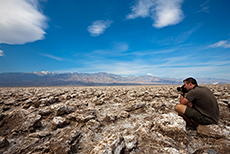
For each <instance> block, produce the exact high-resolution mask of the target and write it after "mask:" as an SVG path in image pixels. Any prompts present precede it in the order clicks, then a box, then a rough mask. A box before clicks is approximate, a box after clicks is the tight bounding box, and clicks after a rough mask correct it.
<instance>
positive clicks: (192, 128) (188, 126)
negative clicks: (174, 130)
mask: <svg viewBox="0 0 230 154" xmlns="http://www.w3.org/2000/svg"><path fill="white" fill-rule="evenodd" d="M197 127H198V126H195V125H192V126H190V125H186V130H197Z"/></svg>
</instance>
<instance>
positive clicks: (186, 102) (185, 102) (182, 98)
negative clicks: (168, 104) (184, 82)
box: [180, 95, 189, 105]
mask: <svg viewBox="0 0 230 154" xmlns="http://www.w3.org/2000/svg"><path fill="white" fill-rule="evenodd" d="M188 103H189V101H188V100H187V99H186V98H184V96H182V95H180V104H183V105H187V104H188Z"/></svg>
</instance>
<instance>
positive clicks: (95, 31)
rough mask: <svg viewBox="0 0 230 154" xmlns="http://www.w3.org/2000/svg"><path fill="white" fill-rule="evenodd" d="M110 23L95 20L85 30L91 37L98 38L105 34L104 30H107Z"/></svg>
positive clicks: (109, 21)
mask: <svg viewBox="0 0 230 154" xmlns="http://www.w3.org/2000/svg"><path fill="white" fill-rule="evenodd" d="M111 23H112V21H111V20H107V21H104V20H97V21H94V22H93V24H92V25H91V26H88V28H87V30H88V31H89V33H90V35H91V36H99V35H101V34H103V33H104V32H105V29H107V28H108V27H109V26H110V24H111Z"/></svg>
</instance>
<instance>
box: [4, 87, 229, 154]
mask: <svg viewBox="0 0 230 154" xmlns="http://www.w3.org/2000/svg"><path fill="white" fill-rule="evenodd" d="M206 86H207V87H209V88H210V89H211V90H212V91H213V93H214V95H215V97H216V98H217V100H218V104H219V107H220V121H219V124H218V125H209V126H201V125H200V126H199V127H198V130H197V131H191V130H186V127H185V126H186V123H185V121H184V120H183V119H182V118H181V117H180V116H178V115H177V114H176V112H175V111H174V107H175V105H176V104H178V103H179V94H178V93H177V90H176V87H177V86H175V85H170V86H169V85H167V86H166V85H165V86H123V87H119V86H117V87H36V88H34V87H30V88H0V153H3V154H14V153H15V154H16V153H27V154H28V153H29V154H30V153H31V154H32V153H36V154H40V153H44V154H45V153H47V154H55V153H57V154H70V153H81V154H86V153H90V154H105V153H106V154H113V153H114V154H124V153H126V154H128V153H130V154H141V153H170V154H179V153H189V154H190V153H215V152H217V153H225V154H227V153H228V152H229V151H230V136H229V135H230V134H229V132H230V112H229V111H230V104H229V102H230V85H206Z"/></svg>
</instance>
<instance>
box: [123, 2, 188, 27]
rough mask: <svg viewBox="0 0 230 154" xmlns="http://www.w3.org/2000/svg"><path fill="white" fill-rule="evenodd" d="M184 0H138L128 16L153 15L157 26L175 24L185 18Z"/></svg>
mask: <svg viewBox="0 0 230 154" xmlns="http://www.w3.org/2000/svg"><path fill="white" fill-rule="evenodd" d="M182 2H183V0H138V1H137V3H136V5H134V6H132V13H130V14H129V15H127V16H126V18H127V19H135V18H137V17H142V18H145V17H151V18H152V19H153V20H154V23H153V26H154V27H156V28H162V27H165V26H170V25H175V24H178V23H179V22H181V21H182V20H183V18H184V15H183V11H182V10H181V5H182Z"/></svg>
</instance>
